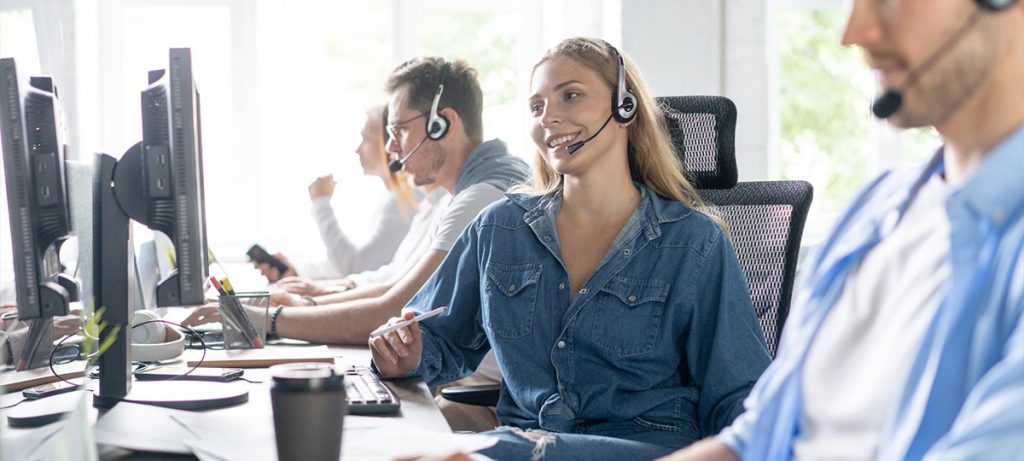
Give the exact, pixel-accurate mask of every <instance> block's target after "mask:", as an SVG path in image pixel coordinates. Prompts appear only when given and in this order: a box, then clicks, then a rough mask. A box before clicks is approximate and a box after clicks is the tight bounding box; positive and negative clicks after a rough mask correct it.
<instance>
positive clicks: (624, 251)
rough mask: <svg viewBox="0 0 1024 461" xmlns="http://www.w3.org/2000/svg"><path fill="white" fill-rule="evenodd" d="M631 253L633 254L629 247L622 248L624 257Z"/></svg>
mask: <svg viewBox="0 0 1024 461" xmlns="http://www.w3.org/2000/svg"><path fill="white" fill-rule="evenodd" d="M631 254H633V252H632V251H630V249H629V248H626V249H625V250H622V255H623V256H625V257H627V258H628V257H629V255H631Z"/></svg>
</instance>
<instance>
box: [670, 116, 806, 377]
mask: <svg viewBox="0 0 1024 461" xmlns="http://www.w3.org/2000/svg"><path fill="white" fill-rule="evenodd" d="M658 102H659V103H660V104H661V105H662V112H663V113H664V114H665V122H666V123H667V125H668V130H669V133H670V135H671V136H672V142H673V144H674V145H675V146H676V151H677V152H678V153H679V155H681V156H682V159H683V163H684V164H685V165H686V169H687V170H688V171H689V172H690V173H691V175H692V176H693V178H694V180H695V183H696V186H697V189H698V192H700V195H701V196H702V197H703V198H704V200H706V201H707V202H709V203H711V204H713V205H715V208H714V209H712V210H711V212H713V213H716V214H718V216H720V217H721V218H723V219H724V220H725V222H726V223H727V224H728V225H729V231H730V233H731V234H732V243H733V246H734V247H735V249H736V254H737V256H738V257H739V260H740V266H742V268H743V273H744V275H746V277H747V285H748V286H749V288H750V297H751V299H752V300H753V303H754V310H755V311H756V312H757V318H758V319H759V320H760V322H761V329H762V330H763V331H764V337H765V340H766V341H767V342H768V352H769V353H771V354H772V356H773V357H774V356H775V350H776V347H777V346H778V341H779V334H780V333H781V332H782V327H783V325H784V324H785V323H786V316H787V314H789V302H790V298H791V297H792V293H793V281H794V279H795V278H796V261H797V258H798V256H799V253H800V238H801V237H802V236H803V230H804V222H805V221H806V218H807V210H808V209H809V208H810V206H811V200H812V198H813V189H812V188H811V185H810V184H809V183H807V182H806V181H753V182H741V183H737V182H736V178H737V176H738V174H737V170H736V155H735V131H736V106H735V105H734V104H733V103H732V101H730V100H729V99H728V98H724V97H721V96H674V97H663V98H658ZM710 133H714V134H715V136H714V137H711V136H710V135H709V134H710Z"/></svg>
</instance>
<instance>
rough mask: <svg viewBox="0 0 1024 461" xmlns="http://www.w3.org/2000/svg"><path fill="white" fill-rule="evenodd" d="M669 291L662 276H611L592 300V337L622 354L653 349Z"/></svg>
mask: <svg viewBox="0 0 1024 461" xmlns="http://www.w3.org/2000/svg"><path fill="white" fill-rule="evenodd" d="M668 291H669V284H668V283H666V282H663V281H661V280H656V279H650V280H642V279H633V278H628V277H621V276H620V277H613V278H612V279H611V280H609V281H608V283H606V284H605V286H604V287H602V288H601V291H600V292H599V293H598V294H597V295H596V296H595V299H594V301H593V302H594V330H593V333H592V335H591V340H593V341H594V344H596V345H597V346H598V347H600V348H602V349H605V350H607V351H608V352H611V353H614V354H615V355H616V356H618V357H623V358H624V357H634V356H639V355H646V354H650V353H652V352H654V343H655V341H656V340H657V338H658V331H659V330H660V328H661V319H662V316H663V315H664V312H665V299H666V298H667V297H668Z"/></svg>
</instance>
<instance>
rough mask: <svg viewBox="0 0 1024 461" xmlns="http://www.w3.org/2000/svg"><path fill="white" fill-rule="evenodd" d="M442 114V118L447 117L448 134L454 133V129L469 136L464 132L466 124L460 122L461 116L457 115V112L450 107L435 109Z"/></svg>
mask: <svg viewBox="0 0 1024 461" xmlns="http://www.w3.org/2000/svg"><path fill="white" fill-rule="evenodd" d="M437 112H438V113H439V114H441V115H443V116H444V118H446V119H448V134H452V133H454V132H455V131H456V130H458V131H459V132H461V133H462V135H463V136H469V135H468V134H467V133H466V126H465V125H463V124H462V117H459V113H458V112H456V111H455V109H453V108H451V107H445V108H442V109H439V110H438V111H437Z"/></svg>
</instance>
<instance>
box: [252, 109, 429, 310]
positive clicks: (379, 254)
mask: <svg viewBox="0 0 1024 461" xmlns="http://www.w3.org/2000/svg"><path fill="white" fill-rule="evenodd" d="M386 109H387V108H386V107H385V106H384V105H379V106H374V107H372V108H370V109H369V110H368V111H367V112H366V122H365V123H364V125H363V129H362V131H361V133H360V135H361V138H362V140H361V141H360V143H359V146H358V147H357V148H356V150H355V153H356V155H358V156H359V164H360V166H361V167H362V169H363V173H364V174H366V175H367V176H375V177H378V178H380V180H381V181H382V182H383V183H384V186H385V187H386V188H387V190H388V191H389V194H388V196H387V199H386V200H382V201H381V202H380V205H379V207H378V209H377V211H376V213H375V215H376V216H375V218H374V224H373V231H372V232H371V237H370V239H369V240H367V241H366V242H363V243H362V244H356V243H355V242H353V241H352V240H351V239H350V238H349V237H348V236H347V235H345V232H344V231H342V229H341V226H340V225H339V224H338V221H339V219H338V216H337V215H336V213H335V210H334V208H333V207H332V206H331V197H332V196H333V195H334V186H335V184H336V183H335V182H334V177H333V176H332V175H328V176H321V177H319V178H317V179H316V180H314V181H313V182H312V183H311V184H310V185H309V199H310V201H312V203H313V218H314V219H315V220H316V224H317V227H318V228H319V230H320V237H321V238H322V239H323V242H324V246H325V247H326V250H327V258H325V260H323V261H305V262H295V263H294V264H291V263H289V266H291V268H290V269H289V270H288V271H286V272H285V273H284V274H281V273H280V272H278V271H277V269H275V268H274V267H273V266H271V265H269V264H257V268H259V269H260V271H261V272H262V273H263V275H264V276H266V277H267V279H268V280H270V281H271V282H279V286H280V287H281V288H282V289H284V290H286V291H291V292H295V293H297V294H300V295H323V294H327V293H331V292H335V291H339V290H342V289H345V288H351V287H352V286H353V285H354V283H352V280H351V279H345V280H342V281H327V282H326V283H313V282H311V281H310V280H309V279H326V278H337V277H343V276H345V277H347V276H349V275H351V274H355V273H359V272H362V271H371V270H376V269H378V268H379V267H381V266H385V265H387V264H389V263H390V262H392V259H393V258H399V259H401V262H404V261H405V259H407V258H408V257H409V256H410V255H400V254H398V250H399V249H401V244H402V242H403V239H405V238H406V236H407V234H408V232H409V230H410V226H411V224H412V222H413V217H414V215H415V214H416V212H417V204H416V201H417V200H418V199H419V197H418V195H420V194H418V193H417V192H416V191H414V190H413V188H412V187H411V186H410V185H409V182H408V179H407V177H406V175H405V174H404V173H402V172H397V173H396V172H391V171H389V170H388V154H387V152H386V151H385V150H384V141H385V139H386V135H385V130H384V124H385V120H386V118H387V114H386ZM352 199H353V200H358V198H356V197H352ZM342 219H344V218H343V217H342ZM407 252H408V251H407ZM278 256H279V257H281V255H278ZM282 259H284V260H285V261H287V258H282ZM296 275H298V276H301V277H302V278H298V277H294V276H296ZM393 275H394V274H393V273H390V274H385V276H382V277H378V278H377V280H373V281H375V282H379V281H383V280H387V279H389V278H390V277H391V276H393Z"/></svg>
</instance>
